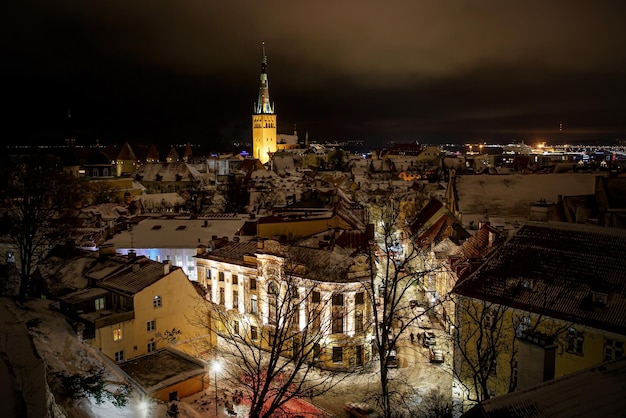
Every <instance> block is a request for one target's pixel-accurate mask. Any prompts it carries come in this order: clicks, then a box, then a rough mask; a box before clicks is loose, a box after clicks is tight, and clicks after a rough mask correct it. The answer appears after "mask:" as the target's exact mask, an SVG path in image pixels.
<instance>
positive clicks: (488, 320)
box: [483, 311, 496, 329]
mask: <svg viewBox="0 0 626 418" xmlns="http://www.w3.org/2000/svg"><path fill="white" fill-rule="evenodd" d="M495 319H496V318H495V315H494V314H493V312H492V311H486V312H484V318H483V326H484V328H485V329H490V328H492V327H493V326H494V322H495Z"/></svg>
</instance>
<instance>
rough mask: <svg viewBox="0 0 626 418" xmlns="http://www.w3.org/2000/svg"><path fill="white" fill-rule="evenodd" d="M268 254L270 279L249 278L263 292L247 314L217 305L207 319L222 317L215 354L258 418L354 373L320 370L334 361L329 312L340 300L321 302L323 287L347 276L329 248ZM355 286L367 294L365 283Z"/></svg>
mask: <svg viewBox="0 0 626 418" xmlns="http://www.w3.org/2000/svg"><path fill="white" fill-rule="evenodd" d="M265 251H269V252H266V253H265V254H264V255H263V258H264V260H263V262H262V264H261V262H259V263H260V264H259V269H260V270H261V271H262V272H263V276H265V277H266V278H265V279H263V278H261V277H259V283H258V284H257V279H256V278H251V279H249V280H253V281H254V287H255V288H257V289H258V294H257V293H255V299H251V300H249V301H248V302H247V305H246V306H245V313H242V312H241V311H240V310H238V309H227V308H226V307H225V306H222V305H221V304H219V303H216V304H212V305H211V307H210V308H209V309H210V312H205V313H204V314H203V318H210V317H211V316H213V317H214V318H215V319H216V322H217V325H216V326H215V328H216V329H217V330H218V332H219V333H220V335H221V337H222V338H221V339H220V344H221V346H220V349H219V353H216V354H217V355H218V356H219V355H221V356H222V357H223V359H224V360H225V361H226V363H227V367H226V368H225V370H226V372H227V374H228V378H229V379H231V380H233V381H235V382H237V386H238V387H239V388H241V391H242V393H241V394H242V395H243V397H244V398H245V399H247V400H248V401H249V403H250V412H249V416H250V417H252V418H268V417H270V416H273V414H275V413H276V412H279V411H281V410H282V411H284V410H285V408H286V404H287V403H288V402H289V401H290V400H292V399H294V398H314V397H317V396H320V395H322V394H324V393H326V392H328V391H329V390H331V389H332V388H334V387H335V386H336V385H337V384H338V383H340V382H341V381H342V380H343V379H345V378H346V377H347V376H349V375H350V371H349V370H341V371H339V370H335V371H333V370H324V371H323V372H322V371H321V369H320V368H319V367H318V366H320V365H321V363H323V362H324V357H326V358H331V357H330V356H331V354H330V351H331V350H330V339H329V338H328V337H329V335H330V334H332V332H333V330H332V329H331V327H332V326H333V321H332V320H331V318H329V317H328V316H327V314H328V312H330V311H331V308H332V304H333V298H324V297H322V296H321V292H319V287H317V286H318V284H319V283H320V282H328V281H330V282H331V283H332V282H333V278H338V277H341V273H340V272H338V271H337V267H336V264H334V263H332V262H330V259H329V257H328V254H327V253H328V251H326V252H324V251H321V250H319V249H317V250H316V251H314V250H313V249H311V248H306V247H298V246H296V245H289V246H283V245H278V246H276V247H275V248H274V249H272V250H268V249H267V247H265ZM324 254H326V255H327V256H326V257H325V256H324ZM340 264H342V265H345V263H340ZM262 281H263V282H262ZM353 286H354V287H355V288H356V289H361V285H360V283H359V282H358V281H357V282H356V283H354V284H353ZM256 296H258V299H257V298H256Z"/></svg>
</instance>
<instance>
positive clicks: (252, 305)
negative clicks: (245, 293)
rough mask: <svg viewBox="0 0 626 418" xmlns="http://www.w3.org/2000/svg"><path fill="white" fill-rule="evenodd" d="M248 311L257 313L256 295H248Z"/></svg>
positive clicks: (257, 302)
mask: <svg viewBox="0 0 626 418" xmlns="http://www.w3.org/2000/svg"><path fill="white" fill-rule="evenodd" d="M250 313H251V314H253V315H258V313H259V301H258V300H257V295H250Z"/></svg>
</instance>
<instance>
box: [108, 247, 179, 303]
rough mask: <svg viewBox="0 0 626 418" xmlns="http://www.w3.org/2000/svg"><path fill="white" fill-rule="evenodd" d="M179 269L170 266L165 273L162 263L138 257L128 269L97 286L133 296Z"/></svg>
mask: <svg viewBox="0 0 626 418" xmlns="http://www.w3.org/2000/svg"><path fill="white" fill-rule="evenodd" d="M135 266H138V267H139V268H136V267H135ZM179 268H180V267H173V266H170V267H169V271H168V272H167V273H166V269H165V266H164V264H163V263H159V262H158V261H153V260H150V259H148V258H146V257H143V256H140V257H137V258H136V259H135V260H134V262H133V264H131V267H130V268H129V269H127V270H125V271H123V272H121V273H118V274H116V275H114V276H112V277H107V278H106V279H103V280H102V281H100V282H98V286H99V287H102V288H104V289H108V290H111V291H114V292H121V293H125V294H127V295H135V294H137V293H138V292H140V291H142V290H143V289H145V288H146V287H148V286H150V285H152V284H153V283H156V282H157V281H158V280H160V279H162V278H163V277H165V276H167V275H168V274H170V272H172V271H174V270H177V269H179Z"/></svg>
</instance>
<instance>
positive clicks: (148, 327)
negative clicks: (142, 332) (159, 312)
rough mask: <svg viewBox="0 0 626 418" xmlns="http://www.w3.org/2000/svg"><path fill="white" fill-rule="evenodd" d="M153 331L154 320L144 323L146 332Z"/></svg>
mask: <svg viewBox="0 0 626 418" xmlns="http://www.w3.org/2000/svg"><path fill="white" fill-rule="evenodd" d="M154 330H156V319H153V320H152V321H148V322H146V331H148V332H150V331H154Z"/></svg>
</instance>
